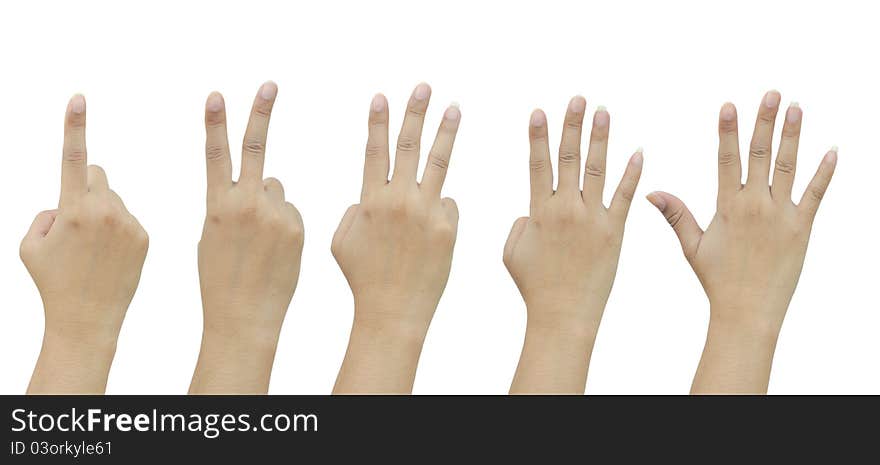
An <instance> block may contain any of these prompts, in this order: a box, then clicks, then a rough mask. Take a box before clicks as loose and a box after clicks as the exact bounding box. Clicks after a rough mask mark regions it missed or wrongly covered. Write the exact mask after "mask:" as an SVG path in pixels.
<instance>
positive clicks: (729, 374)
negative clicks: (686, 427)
mask: <svg viewBox="0 0 880 465" xmlns="http://www.w3.org/2000/svg"><path fill="white" fill-rule="evenodd" d="M780 98H781V97H780V95H779V93H778V92H776V91H771V92H768V93H767V94H766V95H765V96H764V99H763V101H762V102H761V105H760V106H759V108H758V118H757V122H756V123H755V129H754V133H753V134H752V141H751V145H750V147H749V163H748V174H747V176H746V183H745V184H742V173H741V170H742V168H741V164H740V151H739V139H738V131H737V115H736V108H735V107H734V106H733V105H732V104H730V103H727V104H725V105H724V106H723V107H722V108H721V114H720V121H719V125H718V129H719V138H720V141H719V148H718V200H717V211H716V213H715V216H714V218H713V219H712V222H711V223H710V224H709V227H707V228H706V230H705V231H703V230H702V229H701V228H700V226H699V225H698V224H697V222H696V220H695V219H694V217H693V215H692V214H691V212H690V211H689V210H688V208H687V207H686V206H685V205H684V203H683V202H682V201H681V200H679V199H678V198H676V197H675V196H673V195H670V194H667V193H665V192H654V193H652V194H649V195H648V200H649V201H651V203H653V204H654V206H655V207H657V209H659V210H660V212H662V213H663V215H664V216H665V217H666V220H667V221H668V222H669V224H670V225H671V226H672V228H673V229H674V230H675V233H676V235H677V236H678V239H679V241H680V242H681V248H682V250H683V251H684V256H685V258H686V259H687V260H688V262H689V263H690V265H691V267H692V268H693V270H694V272H695V273H696V274H697V277H698V278H699V280H700V283H701V284H702V285H703V288H704V289H705V291H706V295H707V296H708V298H709V304H710V311H711V313H710V320H709V331H708V337H707V339H706V346H705V348H704V351H703V357H702V359H701V360H700V365H699V368H698V369H697V374H696V376H695V377H694V383H693V386H692V392H693V393H759V392H766V391H767V385H768V382H769V378H770V367H771V363H772V360H773V352H774V350H775V347H776V340H777V338H778V336H779V331H780V329H781V327H782V321H783V319H784V318H785V313H786V311H787V309H788V304H789V302H790V301H791V297H792V295H793V294H794V290H795V287H796V286H797V282H798V277H799V276H800V273H801V268H802V267H803V264H804V256H805V254H806V251H807V243H808V242H809V239H810V230H811V228H812V224H813V219H814V218H815V215H816V211H817V210H818V208H819V203H820V201H821V200H822V196H823V195H825V190H826V189H827V188H828V184H829V183H830V181H831V176H832V174H833V173H834V167H835V165H836V163H837V149H832V150H830V151H829V152H828V153H827V154H826V155H825V158H824V159H823V160H822V162H821V163H820V164H819V169H818V171H817V172H816V174H815V176H814V177H813V180H812V181H811V182H810V184H809V186H808V187H807V190H806V192H804V194H803V196H802V197H801V200H800V202H799V203H798V204H795V203H793V202H792V200H791V191H792V185H793V183H794V175H795V167H796V165H797V163H796V162H797V150H798V140H799V137H800V132H801V118H802V111H801V109H800V108H799V107H798V106H797V105H796V104H792V105H791V106H789V107H788V110H787V111H786V112H785V121H784V123H783V126H782V138H781V140H780V145H779V151H778V153H777V155H776V161H775V163H772V146H771V142H772V140H773V129H774V125H775V122H776V115H777V112H778V110H779V104H780ZM771 170H772V172H773V183H772V185H769V175H770V172H771Z"/></svg>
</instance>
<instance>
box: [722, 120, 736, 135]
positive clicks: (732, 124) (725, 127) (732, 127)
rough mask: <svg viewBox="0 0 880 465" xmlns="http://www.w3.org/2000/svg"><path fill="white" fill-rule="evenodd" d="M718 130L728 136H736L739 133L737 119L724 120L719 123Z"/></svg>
mask: <svg viewBox="0 0 880 465" xmlns="http://www.w3.org/2000/svg"><path fill="white" fill-rule="evenodd" d="M718 132H719V133H721V134H723V135H726V136H735V135H736V134H737V131H736V120H733V121H722V122H721V123H719V124H718Z"/></svg>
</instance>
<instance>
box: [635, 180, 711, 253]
mask: <svg viewBox="0 0 880 465" xmlns="http://www.w3.org/2000/svg"><path fill="white" fill-rule="evenodd" d="M647 198H648V201H649V202H651V203H652V204H653V205H654V206H655V207H657V210H660V213H662V214H663V216H664V217H665V218H666V221H668V222H669V226H672V229H673V230H674V231H675V234H676V235H677V236H678V240H679V242H681V250H682V251H684V256H685V257H686V258H687V259H688V260H689V261H690V259H691V258H693V256H694V254H696V252H697V245H698V244H699V243H700V238H701V237H702V236H703V230H702V229H700V225H698V224H697V220H695V219H694V215H692V214H691V212H690V210H688V208H687V206H686V205H685V204H684V202H682V201H681V199H679V198H678V197H676V196H674V195H672V194H667V193H666V192H659V191H658V192H651V193H650V194H648V196H647Z"/></svg>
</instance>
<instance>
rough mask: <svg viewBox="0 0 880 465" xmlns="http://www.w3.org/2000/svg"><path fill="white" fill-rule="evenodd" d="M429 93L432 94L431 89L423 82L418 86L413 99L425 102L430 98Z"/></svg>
mask: <svg viewBox="0 0 880 465" xmlns="http://www.w3.org/2000/svg"><path fill="white" fill-rule="evenodd" d="M429 92H431V88H430V87H429V86H428V85H427V84H425V83H424V82H423V83H421V84H419V85H417V86H416V89H415V90H414V91H413V98H415V99H416V100H420V101H421V100H425V99H426V98H428V93H429Z"/></svg>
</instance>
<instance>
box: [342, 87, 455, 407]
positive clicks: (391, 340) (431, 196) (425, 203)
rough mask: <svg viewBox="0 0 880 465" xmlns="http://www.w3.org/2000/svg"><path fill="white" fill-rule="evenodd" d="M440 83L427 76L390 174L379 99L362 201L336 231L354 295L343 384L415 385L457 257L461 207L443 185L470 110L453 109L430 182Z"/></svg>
mask: <svg viewBox="0 0 880 465" xmlns="http://www.w3.org/2000/svg"><path fill="white" fill-rule="evenodd" d="M430 97H431V88H430V87H428V85H427V84H419V85H418V86H417V87H416V88H415V90H414V91H413V93H412V96H411V97H410V99H409V103H408V104H407V109H406V115H405V116H404V119H403V127H402V128H401V130H400V135H399V137H398V140H397V153H396V155H395V158H394V173H393V175H392V177H391V180H390V181H389V180H388V174H389V165H390V161H389V149H388V102H387V101H386V99H385V97H384V96H382V95H377V96H376V97H374V98H373V102H372V104H371V107H370V119H369V135H368V139H367V149H366V159H365V162H364V181H363V189H362V192H361V202H360V203H359V204H357V205H353V206H351V207H350V208H349V209H348V211H346V212H345V215H344V216H343V218H342V221H341V222H340V224H339V228H338V229H337V230H336V234H335V235H334V237H333V242H332V246H331V248H332V252H333V256H334V257H336V261H337V262H338V263H339V267H340V268H341V269H342V272H343V274H344V275H345V278H346V279H347V280H348V284H349V286H351V291H352V294H353V295H354V305H355V311H354V323H353V324H352V330H351V337H350V340H349V346H348V351H347V352H346V355H345V360H344V361H343V363H342V368H341V369H340V370H339V376H338V378H337V380H336V386H335V387H334V389H333V391H334V393H338V394H342V393H405V392H410V391H411V390H412V386H413V381H414V379H415V372H416V366H417V365H418V360H419V355H420V354H421V350H422V343H423V342H424V339H425V335H426V334H427V331H428V325H430V323H431V318H432V317H433V316H434V310H435V309H436V308H437V304H438V303H439V302H440V296H441V295H442V294H443V289H444V288H445V287H446V280H447V279H448V277H449V269H450V267H451V265H452V248H453V246H454V245H455V236H456V231H457V228H458V209H457V208H456V205H455V202H454V201H452V199H448V198H441V197H440V191H441V188H442V187H443V181H444V179H445V177H446V168H447V166H448V165H449V158H450V155H451V154H452V144H453V142H454V141H455V134H456V132H457V130H458V123H459V120H460V119H461V113H460V112H459V110H458V108H457V107H456V106H450V107H449V108H447V109H446V112H445V113H444V116H443V120H442V122H441V123H440V129H439V130H438V132H437V137H436V138H435V140H434V145H433V146H432V147H431V150H430V152H429V153H428V160H427V164H426V168H425V172H424V175H423V176H422V181H421V183H419V182H418V181H417V171H418V166H419V151H420V146H421V138H422V126H423V125H424V121H425V113H426V112H427V110H428V101H429V99H430Z"/></svg>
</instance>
